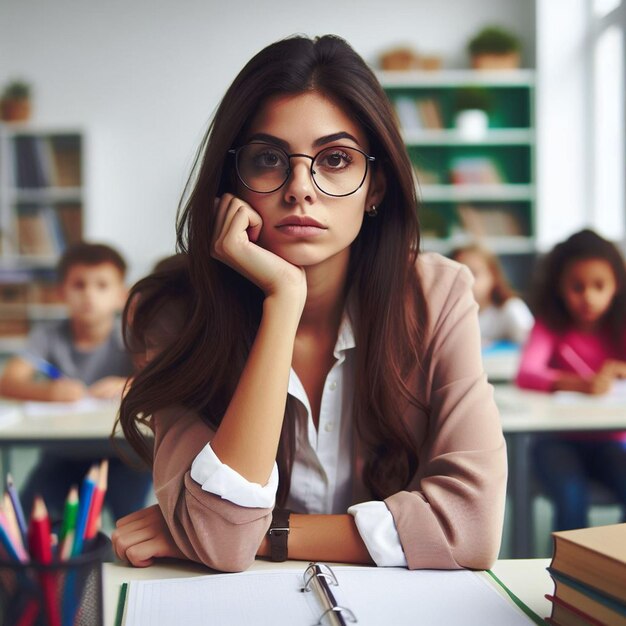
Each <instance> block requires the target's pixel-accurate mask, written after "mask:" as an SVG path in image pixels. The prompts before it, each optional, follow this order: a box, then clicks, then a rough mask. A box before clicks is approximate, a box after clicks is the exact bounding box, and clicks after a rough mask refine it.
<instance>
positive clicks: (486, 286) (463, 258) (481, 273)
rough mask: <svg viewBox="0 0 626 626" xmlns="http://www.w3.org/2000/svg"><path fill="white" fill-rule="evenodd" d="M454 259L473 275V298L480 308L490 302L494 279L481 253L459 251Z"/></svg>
mask: <svg viewBox="0 0 626 626" xmlns="http://www.w3.org/2000/svg"><path fill="white" fill-rule="evenodd" d="M456 260H457V261H458V262H459V263H463V265H467V267H468V268H469V270H470V272H472V274H473V275H474V285H473V287H472V291H473V292H474V299H475V300H476V302H478V306H479V307H480V308H481V309H482V308H485V307H487V306H489V305H490V304H491V293H492V291H493V287H494V279H493V274H492V273H491V270H490V269H489V265H488V264H487V261H486V260H485V258H484V257H483V256H482V255H481V254H477V253H475V252H461V253H460V254H458V255H457V257H456Z"/></svg>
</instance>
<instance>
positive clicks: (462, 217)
mask: <svg viewBox="0 0 626 626" xmlns="http://www.w3.org/2000/svg"><path fill="white" fill-rule="evenodd" d="M457 214H458V216H459V221H460V223H461V226H462V227H463V229H464V230H465V231H467V232H468V233H469V234H470V235H472V236H473V237H477V238H481V237H523V236H525V229H524V224H523V223H522V221H521V220H520V217H519V215H518V214H517V213H516V212H515V211H513V210H511V209H507V208H506V207H492V206H490V207H478V206H474V205H472V204H459V205H458V206H457Z"/></svg>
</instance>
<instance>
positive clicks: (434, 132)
mask: <svg viewBox="0 0 626 626" xmlns="http://www.w3.org/2000/svg"><path fill="white" fill-rule="evenodd" d="M377 75H378V78H379V80H380V82H381V84H382V86H383V88H384V89H385V91H386V92H387V95H388V96H389V99H390V100H391V102H392V104H393V105H394V108H395V110H396V113H397V115H398V119H399V121H400V126H401V128H402V132H403V138H404V141H405V144H406V146H407V149H408V151H409V154H410V156H411V160H412V162H413V165H414V167H415V172H416V175H417V180H418V191H419V196H420V198H421V201H422V206H421V216H420V218H421V225H422V234H423V247H424V249H428V250H436V251H438V252H442V253H444V254H445V253H447V252H449V251H450V250H451V249H452V248H453V247H455V246H458V245H463V244H465V243H467V242H469V241H471V240H476V239H478V240H480V241H482V242H483V243H484V244H485V245H486V246H488V247H489V248H490V249H492V250H493V251H494V252H496V253H498V254H505V255H523V254H531V253H533V252H534V250H535V232H536V230H535V205H536V189H535V173H534V162H535V124H534V85H535V80H534V72H533V71H532V70H506V71H486V70H480V71H476V70H441V71H436V72H435V71H433V72H424V71H395V72H392V71H379V72H377ZM469 91H473V92H474V93H476V92H477V91H478V92H480V93H481V94H482V97H483V98H486V99H487V101H488V103H489V104H488V118H489V119H488V126H487V128H486V129H485V130H484V132H481V133H480V134H479V135H474V136H472V135H470V134H468V133H464V132H462V131H461V130H459V129H457V128H456V126H455V115H456V112H457V103H458V101H459V99H460V97H462V95H463V94H464V93H466V94H467V93H468V92H469Z"/></svg>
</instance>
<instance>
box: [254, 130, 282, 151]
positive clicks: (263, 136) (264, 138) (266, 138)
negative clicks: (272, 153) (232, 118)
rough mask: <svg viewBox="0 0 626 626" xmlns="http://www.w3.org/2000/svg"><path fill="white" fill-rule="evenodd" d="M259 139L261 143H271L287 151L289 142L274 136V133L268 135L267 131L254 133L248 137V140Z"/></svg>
mask: <svg viewBox="0 0 626 626" xmlns="http://www.w3.org/2000/svg"><path fill="white" fill-rule="evenodd" d="M252 141H261V142H263V143H271V144H273V145H275V146H278V147H279V148H282V149H283V150H284V151H285V152H289V144H288V143H287V142H286V141H285V140H284V139H279V138H278V137H274V135H268V134H267V133H254V135H252V136H251V137H248V142H252Z"/></svg>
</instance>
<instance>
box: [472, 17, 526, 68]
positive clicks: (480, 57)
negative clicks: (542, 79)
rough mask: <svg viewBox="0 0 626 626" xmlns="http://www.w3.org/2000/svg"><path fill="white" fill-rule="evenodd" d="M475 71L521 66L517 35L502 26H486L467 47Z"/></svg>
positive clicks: (519, 45) (519, 44)
mask: <svg viewBox="0 0 626 626" xmlns="http://www.w3.org/2000/svg"><path fill="white" fill-rule="evenodd" d="M467 49H468V51H469V54H470V57H471V60H472V67H473V68H475V69H511V68H516V67H519V66H520V51H521V43H520V40H519V38H518V37H517V35H515V34H514V33H512V32H511V31H509V30H507V29H505V28H502V27H500V26H486V27H485V28H483V29H482V30H481V31H480V32H479V33H478V34H477V35H476V36H475V37H474V38H472V39H471V40H470V42H469V44H468V46H467Z"/></svg>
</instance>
